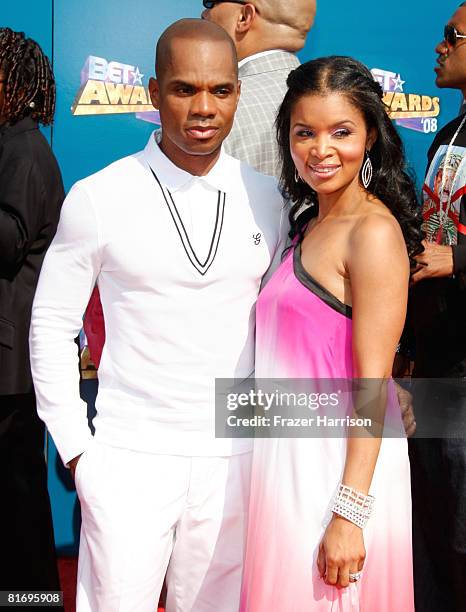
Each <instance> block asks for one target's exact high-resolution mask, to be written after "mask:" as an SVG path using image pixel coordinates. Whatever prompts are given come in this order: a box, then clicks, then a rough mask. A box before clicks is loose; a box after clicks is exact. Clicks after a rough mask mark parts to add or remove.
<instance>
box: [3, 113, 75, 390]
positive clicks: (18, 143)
mask: <svg viewBox="0 0 466 612" xmlns="http://www.w3.org/2000/svg"><path fill="white" fill-rule="evenodd" d="M64 195H65V194H64V190H63V183H62V179H61V174H60V170H59V168H58V164H57V161H56V159H55V157H54V155H53V153H52V150H51V148H50V146H49V144H48V142H47V140H46V139H45V138H44V136H43V135H42V133H41V132H40V131H39V129H38V125H37V123H36V122H35V121H34V120H32V119H30V118H26V119H23V120H22V121H19V122H18V123H16V124H15V125H13V126H9V125H5V126H3V127H1V128H0V396H1V395H12V394H23V393H31V392H32V391H33V385H32V378H31V372H30V366H29V343H28V337H29V325H30V318H31V307H32V301H33V299H34V293H35V290H36V285H37V280H38V277H39V272H40V269H41V266H42V261H43V259H44V255H45V252H46V250H47V248H48V247H49V245H50V243H51V241H52V238H53V236H54V234H55V231H56V229H57V224H58V219H59V215H60V208H61V205H62V202H63V199H64Z"/></svg>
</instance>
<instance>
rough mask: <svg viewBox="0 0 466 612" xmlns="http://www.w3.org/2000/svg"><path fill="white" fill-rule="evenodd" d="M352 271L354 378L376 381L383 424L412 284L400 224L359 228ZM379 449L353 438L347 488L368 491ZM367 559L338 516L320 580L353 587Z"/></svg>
mask: <svg viewBox="0 0 466 612" xmlns="http://www.w3.org/2000/svg"><path fill="white" fill-rule="evenodd" d="M347 269H348V272H349V276H350V282H351V296H352V304H353V376H354V378H362V379H375V380H374V381H373V383H374V384H373V386H372V381H371V385H370V388H369V389H368V390H367V389H366V391H365V392H363V394H364V393H365V394H369V395H370V396H371V397H372V399H373V400H374V398H375V402H374V403H373V404H372V406H373V407H374V408H375V409H378V410H379V415H378V416H379V418H380V422H381V423H383V411H384V408H385V391H386V389H385V387H386V382H387V380H388V379H389V378H390V376H391V369H392V364H393V358H394V355H395V351H396V347H397V344H398V341H399V338H400V335H401V332H402V330H403V324H404V320H405V315H406V304H407V296H408V283H409V260H408V255H407V251H406V246H405V243H404V240H403V236H402V233H401V230H400V228H399V226H398V223H397V222H396V220H395V219H393V218H390V217H386V216H383V215H372V216H370V217H368V218H366V219H364V220H363V221H361V222H360V223H359V224H358V226H357V227H356V228H355V229H354V230H353V232H352V235H351V237H350V241H349V249H348V258H347ZM376 402H378V404H379V405H374V404H376ZM356 410H357V407H356ZM372 416H375V415H372ZM380 444H381V439H380V438H375V437H372V436H371V437H357V436H350V437H349V438H348V441H347V452H346V462H345V467H344V472H343V478H342V483H343V484H344V485H347V486H350V487H353V488H354V489H355V490H356V491H359V492H360V493H363V494H367V493H368V492H369V488H370V484H371V481H372V476H373V474H374V469H375V465H376V462H377V457H378V453H379V449H380ZM376 503H377V502H376ZM364 556H365V551H364V542H363V537H362V529H360V528H359V527H357V526H355V525H354V524H353V523H351V522H350V521H347V520H346V519H344V518H342V517H340V516H338V515H335V514H334V516H333V519H332V521H331V522H330V524H329V526H328V528H327V530H326V533H325V535H324V538H323V540H322V544H321V550H320V552H319V560H318V564H319V570H320V572H321V575H322V576H326V581H327V583H329V584H335V585H337V586H343V587H344V586H348V584H349V573H350V572H352V573H353V572H356V571H358V570H359V569H361V568H362V565H363V562H364Z"/></svg>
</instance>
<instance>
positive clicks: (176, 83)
mask: <svg viewBox="0 0 466 612" xmlns="http://www.w3.org/2000/svg"><path fill="white" fill-rule="evenodd" d="M169 84H170V85H171V86H177V87H189V88H191V89H196V86H195V85H193V83H187V82H186V81H182V80H181V79H175V80H173V81H169Z"/></svg>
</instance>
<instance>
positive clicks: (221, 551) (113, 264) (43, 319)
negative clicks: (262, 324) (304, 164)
mask: <svg viewBox="0 0 466 612" xmlns="http://www.w3.org/2000/svg"><path fill="white" fill-rule="evenodd" d="M156 73H157V80H156V79H151V81H150V86H149V89H150V93H151V98H152V102H153V103H154V106H155V107H156V108H158V109H159V111H160V116H161V120H162V124H163V132H162V134H161V135H159V137H158V138H156V135H155V133H153V134H151V136H150V138H149V142H148V143H147V145H146V147H145V149H144V150H143V151H141V152H140V153H137V154H135V155H131V156H129V157H126V158H124V159H122V160H119V161H117V162H115V163H113V164H111V165H110V166H108V167H107V168H104V169H103V170H101V171H100V172H98V173H96V174H94V175H92V176H90V177H88V178H86V179H84V180H82V181H79V182H78V183H77V184H76V185H74V187H73V188H72V190H71V192H70V193H69V195H68V197H67V198H66V200H65V203H64V205H63V210H62V216H61V219H60V223H59V226H58V231H57V234H56V237H55V239H54V241H53V243H52V245H51V247H50V250H49V251H48V253H47V256H46V258H45V261H44V265H43V268H42V273H41V276H40V280H39V285H38V289H37V293H36V297H35V301H34V307H33V315H32V326H31V336H30V346H31V365H32V372H33V376H34V384H35V388H36V393H37V401H38V411H39V415H40V417H41V418H42V419H43V420H44V421H45V422H46V424H47V427H48V429H49V431H50V433H51V435H52V437H53V439H54V441H55V444H56V446H57V449H58V451H59V453H60V455H61V457H62V459H63V462H64V463H65V464H67V465H68V466H69V467H70V468H71V470H72V472H73V474H74V476H75V483H76V489H77V492H78V495H79V498H80V501H81V512H82V528H81V540H80V553H79V571H78V589H77V610H78V612H116V611H119V612H132V611H134V612H153V610H154V609H156V607H157V602H158V597H159V594H160V589H161V585H162V582H163V579H164V576H165V572H166V570H167V567H168V573H167V587H168V594H167V605H166V609H167V612H191V611H192V612H211V611H212V610H217V611H218V612H237V610H238V607H239V592H240V582H241V573H242V562H243V554H244V543H245V533H246V525H247V510H248V497H249V470H250V457H251V444H250V442H251V440H239V439H237V440H231V439H219V438H215V435H214V431H215V430H214V407H215V406H214V395H215V394H214V387H215V378H245V377H247V376H249V375H250V374H251V372H252V371H253V368H254V306H255V301H256V298H257V294H258V292H259V288H260V284H261V280H262V277H263V276H264V274H265V273H266V271H267V270H268V268H269V266H270V265H271V261H272V259H273V258H274V257H275V256H276V255H277V256H278V255H279V254H280V253H281V250H282V246H281V240H282V238H283V235H284V234H286V214H285V211H284V207H283V203H282V201H281V198H280V197H279V194H278V191H277V189H276V181H275V180H274V179H272V178H271V177H266V176H263V175H260V174H259V173H257V172H256V171H255V170H254V169H252V168H251V167H249V166H247V165H246V164H244V163H242V162H239V161H238V160H236V159H234V158H232V157H230V156H229V155H227V154H226V153H225V152H224V151H223V150H222V142H223V140H224V139H225V137H226V136H227V134H228V133H229V131H230V129H231V126H232V123H233V118H234V113H235V110H236V106H237V102H238V97H239V92H240V84H239V82H238V70H237V58H236V53H235V48H234V45H233V43H232V41H231V39H230V37H229V36H227V35H226V33H225V31H224V30H223V29H222V28H220V27H218V26H217V25H215V24H212V23H209V22H206V21H202V20H200V19H183V20H181V21H178V22H176V23H175V24H173V25H172V26H170V27H169V28H168V29H167V30H166V31H165V32H164V33H163V34H162V36H161V38H160V40H159V42H158V44H157V56H156ZM96 282H97V285H98V287H99V290H100V295H101V300H102V307H103V310H104V313H105V321H106V327H107V332H108V333H107V340H106V343H105V347H104V351H103V354H102V359H101V363H100V368H99V392H98V396H97V401H96V408H97V417H96V418H95V420H94V425H95V429H96V434H95V437H94V438H92V436H91V433H90V431H89V429H88V426H87V418H86V406H85V404H84V403H83V402H81V401H80V398H79V380H78V378H79V377H78V370H77V366H76V351H75V346H74V342H73V339H74V338H75V336H76V335H77V333H78V331H79V329H80V327H81V323H82V315H83V313H84V310H85V307H86V304H87V302H88V300H89V296H90V294H91V291H92V290H93V287H94V285H95V284H96Z"/></svg>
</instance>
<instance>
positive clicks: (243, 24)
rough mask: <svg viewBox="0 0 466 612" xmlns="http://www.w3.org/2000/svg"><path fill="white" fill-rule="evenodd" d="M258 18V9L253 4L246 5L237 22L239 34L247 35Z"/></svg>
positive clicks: (242, 8)
mask: <svg viewBox="0 0 466 612" xmlns="http://www.w3.org/2000/svg"><path fill="white" fill-rule="evenodd" d="M255 17H256V7H255V6H254V5H253V4H249V3H247V4H244V5H243V6H242V7H241V11H240V13H239V16H238V21H237V22H236V32H237V34H246V32H248V31H249V29H250V27H251V25H252V22H253V21H254V19H255Z"/></svg>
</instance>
